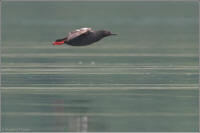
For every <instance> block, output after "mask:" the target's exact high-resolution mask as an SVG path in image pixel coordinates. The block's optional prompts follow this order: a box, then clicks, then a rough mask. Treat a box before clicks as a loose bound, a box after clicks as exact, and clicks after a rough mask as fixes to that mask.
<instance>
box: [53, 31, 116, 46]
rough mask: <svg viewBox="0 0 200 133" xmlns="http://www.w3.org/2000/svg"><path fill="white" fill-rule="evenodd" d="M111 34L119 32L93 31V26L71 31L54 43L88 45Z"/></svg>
mask: <svg viewBox="0 0 200 133" xmlns="http://www.w3.org/2000/svg"><path fill="white" fill-rule="evenodd" d="M110 35H117V34H113V33H111V32H110V31H107V30H97V31H93V30H92V29H91V28H81V29H77V30H75V31H72V32H69V34H68V36H67V37H65V38H63V39H58V40H56V41H55V42H53V45H62V44H68V45H71V46H86V45H90V44H92V43H94V42H97V41H99V40H101V39H102V38H104V37H107V36H110Z"/></svg>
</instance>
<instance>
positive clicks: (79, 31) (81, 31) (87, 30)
mask: <svg viewBox="0 0 200 133" xmlns="http://www.w3.org/2000/svg"><path fill="white" fill-rule="evenodd" d="M90 32H93V31H92V29H91V28H81V29H77V30H75V31H72V32H69V34H68V37H67V39H68V41H70V40H73V39H74V38H78V37H80V36H83V35H87V34H88V33H90Z"/></svg>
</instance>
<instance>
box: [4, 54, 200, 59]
mask: <svg viewBox="0 0 200 133" xmlns="http://www.w3.org/2000/svg"><path fill="white" fill-rule="evenodd" d="M65 56H67V57H70V56H73V57H74V56H75V57H82V56H86V57H87V56H89V57H90V56H92V57H94V56H100V57H107V56H117V57H118V56H143V57H146V56H147V57H198V54H155V53H152V54H134V53H82V54H72V53H71V54H69V53H62V54H61V53H45V54H40V53H37V54H32V53H31V54H30V53H28V54H2V57H13V58H14V57H15V58H17V57H23V58H30V57H47V58H49V57H65Z"/></svg>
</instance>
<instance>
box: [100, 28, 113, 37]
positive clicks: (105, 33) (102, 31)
mask: <svg viewBox="0 0 200 133" xmlns="http://www.w3.org/2000/svg"><path fill="white" fill-rule="evenodd" d="M99 32H100V33H101V34H102V36H103V37H106V36H111V35H117V34H114V33H112V32H110V31H107V30H100V31H99Z"/></svg>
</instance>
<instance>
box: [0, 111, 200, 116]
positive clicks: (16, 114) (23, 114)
mask: <svg viewBox="0 0 200 133" xmlns="http://www.w3.org/2000/svg"><path fill="white" fill-rule="evenodd" d="M2 115H3V116H5V115H6V116H107V117H109V116H110V117H112V116H115V117H124V116H143V117H144V116H171V117H174V116H179V117H182V116H198V112H197V113H182V112H177V113H173V112H152V113H150V112H143V113H142V112H140V113H138V112H130V113H127V112H122V113H115V112H111V113H62V112H59V113H54V112H52V113H50V112H2Z"/></svg>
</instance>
